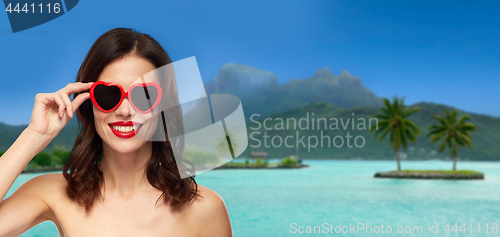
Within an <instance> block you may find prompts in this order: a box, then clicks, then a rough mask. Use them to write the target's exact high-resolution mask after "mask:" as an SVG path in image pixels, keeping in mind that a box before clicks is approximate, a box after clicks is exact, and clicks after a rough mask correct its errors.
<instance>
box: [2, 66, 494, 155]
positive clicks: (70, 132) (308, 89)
mask: <svg viewBox="0 0 500 237" xmlns="http://www.w3.org/2000/svg"><path fill="white" fill-rule="evenodd" d="M205 87H206V91H207V94H212V93H220V94H233V95H236V96H238V97H239V98H240V99H241V101H242V105H243V110H244V112H245V117H246V119H247V120H246V122H247V130H248V134H249V147H248V148H247V150H246V151H245V153H244V154H243V156H244V157H249V152H250V151H266V152H268V154H269V157H270V158H282V157H285V156H289V155H296V153H297V148H296V147H297V143H298V144H299V145H300V148H299V149H298V154H299V156H300V157H302V158H323V159H393V158H394V157H395V155H394V153H393V152H392V150H391V148H390V146H389V142H388V141H383V142H380V141H379V140H378V139H375V138H374V137H373V133H370V132H369V131H368V129H369V126H370V122H371V125H376V122H375V120H373V118H372V116H373V115H374V114H376V113H378V109H379V106H381V104H382V100H381V98H379V97H378V96H376V95H375V94H374V93H373V92H371V91H370V90H369V89H367V88H366V87H364V86H363V84H362V83H361V80H360V79H359V78H357V77H353V76H351V75H350V74H349V73H348V72H347V71H344V72H342V74H340V75H339V76H335V75H333V74H332V73H331V72H330V70H328V68H323V69H319V70H318V71H317V72H316V73H315V75H314V76H312V77H311V78H308V79H303V80H299V79H295V80H292V81H290V82H288V83H285V84H282V85H278V78H277V77H276V75H274V74H273V73H271V72H267V71H263V70H259V69H255V68H253V67H249V66H243V65H237V64H232V63H228V64H226V65H224V66H223V67H222V68H221V69H220V71H219V73H218V76H217V78H214V80H213V81H211V82H208V83H206V84H205ZM412 106H418V107H419V108H420V112H418V113H416V114H414V115H412V117H410V119H411V120H412V121H414V122H415V123H416V124H417V125H418V126H419V127H420V129H421V131H422V134H421V135H420V137H419V138H418V142H417V143H416V144H410V145H409V149H408V150H407V151H403V152H404V154H403V155H402V158H403V159H405V158H406V159H419V160H421V159H446V157H448V156H449V155H448V153H447V152H446V151H445V152H444V153H441V154H439V153H437V146H438V145H437V144H435V145H431V144H430V142H429V139H427V138H426V137H425V136H426V134H427V132H428V127H429V126H430V125H431V124H433V123H434V119H433V116H434V115H436V114H443V113H444V111H445V110H446V109H452V108H451V107H448V106H445V105H439V104H433V103H424V102H422V103H417V104H414V105H412ZM460 113H461V114H463V113H465V111H460ZM468 114H469V115H470V116H471V119H472V120H471V122H472V123H474V124H476V126H477V132H476V133H473V134H472V137H473V147H474V148H473V150H471V149H462V150H460V151H459V159H461V160H500V146H497V145H496V143H497V141H500V118H496V117H491V116H487V115H480V114H474V113H468ZM190 119H196V116H190ZM264 122H265V125H266V127H267V128H270V129H266V128H265V127H264ZM353 122H354V124H353ZM306 124H309V127H306V126H305V125H306ZM259 125H260V126H259ZM313 125H314V126H313ZM353 125H354V126H353ZM25 127H26V126H10V125H6V124H4V123H0V151H3V150H6V149H7V148H8V147H9V146H10V145H11V144H12V143H13V142H14V141H15V139H16V138H17V137H18V136H19V134H20V133H21V132H22V131H23V129H24V128H25ZM77 134H78V126H77V123H76V121H75V119H72V120H71V121H70V122H69V123H68V125H67V126H66V127H65V128H64V129H63V130H62V131H61V133H60V134H59V135H58V136H57V137H56V138H55V139H54V140H53V141H52V142H51V143H50V144H49V146H47V148H46V150H49V151H50V150H52V149H54V148H55V146H56V145H57V146H62V147H64V148H66V149H68V150H69V149H71V148H72V147H73V144H74V141H75V138H76V136H77ZM322 138H323V139H322ZM285 140H286V141H287V143H286V144H285ZM316 140H317V142H318V143H317V145H316V147H314V145H315V142H316ZM321 141H323V145H321ZM334 142H335V143H334ZM341 142H342V144H341ZM259 143H260V146H257V145H259ZM280 143H281V144H280ZM308 143H309V144H310V146H308ZM287 145H288V146H287ZM328 145H329V146H328ZM304 146H305V147H304Z"/></svg>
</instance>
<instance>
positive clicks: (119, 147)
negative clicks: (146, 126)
mask: <svg viewBox="0 0 500 237" xmlns="http://www.w3.org/2000/svg"><path fill="white" fill-rule="evenodd" d="M146 143H147V142H146V141H143V140H141V139H138V138H127V139H121V140H119V141H116V140H115V141H110V142H109V143H108V146H109V148H111V150H113V151H115V152H117V153H122V154H127V153H134V152H136V151H138V150H140V149H141V148H142V147H144V146H145V145H146Z"/></svg>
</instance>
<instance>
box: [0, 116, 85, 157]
mask: <svg viewBox="0 0 500 237" xmlns="http://www.w3.org/2000/svg"><path fill="white" fill-rule="evenodd" d="M26 127H27V125H19V126H11V125H7V124H5V123H2V122H0V151H5V150H7V149H8V148H9V147H10V146H11V145H12V143H14V141H16V139H17V137H19V135H20V134H21V133H22V132H23V130H24V129H25V128H26ZM78 133H79V129H78V123H77V121H76V119H75V118H74V119H71V120H70V121H69V122H68V124H66V127H64V128H63V129H62V130H61V132H60V133H59V135H57V137H56V138H54V140H52V142H51V143H50V144H49V145H48V146H47V148H45V150H46V151H51V150H52V149H54V148H55V146H58V147H61V148H64V149H65V150H71V148H72V147H73V145H74V143H75V139H76V136H78Z"/></svg>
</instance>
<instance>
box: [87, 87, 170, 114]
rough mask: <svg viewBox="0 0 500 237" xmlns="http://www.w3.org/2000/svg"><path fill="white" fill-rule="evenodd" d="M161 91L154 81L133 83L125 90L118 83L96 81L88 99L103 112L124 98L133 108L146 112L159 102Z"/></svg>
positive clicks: (112, 108) (115, 105)
mask: <svg viewBox="0 0 500 237" xmlns="http://www.w3.org/2000/svg"><path fill="white" fill-rule="evenodd" d="M161 91H162V88H161V87H160V86H159V85H158V84H156V83H154V82H148V83H136V84H133V85H131V86H130V88H129V89H128V92H125V91H124V90H123V88H122V86H121V85H120V84H118V83H114V82H110V83H108V82H103V81H97V82H95V83H94V84H92V87H90V99H91V100H92V103H94V105H95V106H96V107H97V108H99V109H100V110H101V111H103V112H105V113H109V112H111V111H113V110H115V109H116V108H118V106H120V104H121V103H122V101H123V99H125V98H128V100H129V102H130V104H131V105H132V107H133V108H134V109H135V110H137V111H139V112H141V113H148V112H150V111H151V110H153V109H154V108H155V107H156V106H157V105H158V104H159V103H160V100H161Z"/></svg>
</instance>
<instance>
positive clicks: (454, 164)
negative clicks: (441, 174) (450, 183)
mask: <svg viewBox="0 0 500 237" xmlns="http://www.w3.org/2000/svg"><path fill="white" fill-rule="evenodd" d="M455 170H457V157H456V156H453V171H455Z"/></svg>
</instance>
